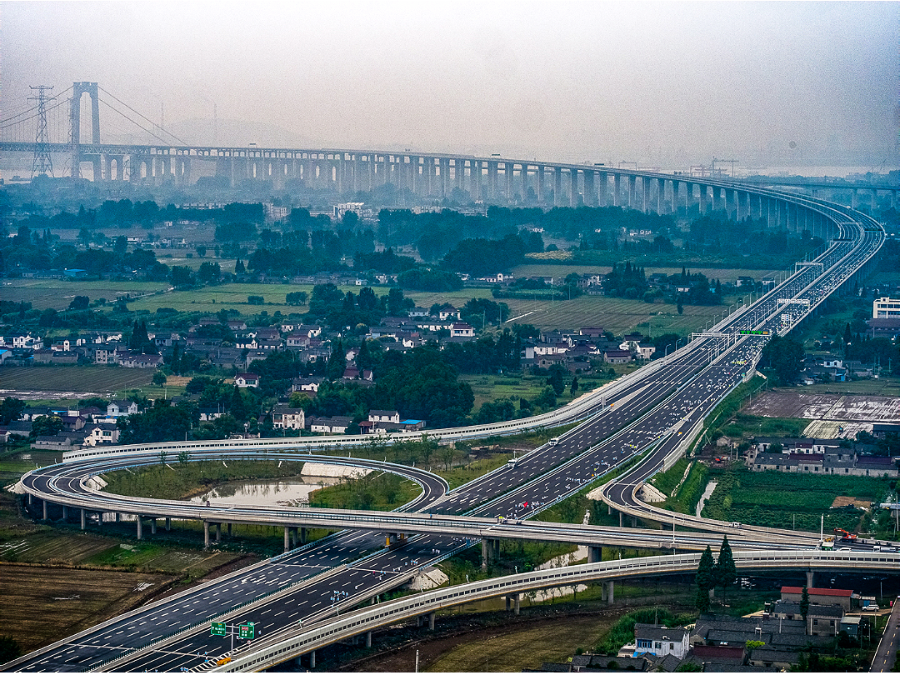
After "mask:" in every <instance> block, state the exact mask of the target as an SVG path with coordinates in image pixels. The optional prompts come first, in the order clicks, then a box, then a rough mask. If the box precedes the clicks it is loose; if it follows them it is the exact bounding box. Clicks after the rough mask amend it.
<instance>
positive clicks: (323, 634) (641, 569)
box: [217, 551, 900, 671]
mask: <svg viewBox="0 0 900 673" xmlns="http://www.w3.org/2000/svg"><path fill="white" fill-rule="evenodd" d="M700 556H701V555H700V554H677V555H674V556H654V557H643V558H638V559H625V560H621V561H603V562H600V563H589V564H583V565H576V566H569V567H566V568H551V569H548V570H540V571H535V572H529V573H521V574H517V575H509V576H505V577H500V578H495V579H490V580H482V581H480V582H472V583H470V584H464V585H459V586H454V587H450V588H447V589H438V590H435V591H430V592H427V593H424V594H418V595H416V596H410V597H406V598H401V599H397V600H394V601H389V602H387V603H381V604H379V605H377V606H373V607H370V608H365V609H362V610H357V611H355V612H353V613H352V614H350V615H345V616H343V617H336V618H334V619H331V620H329V621H328V622H326V623H324V624H319V625H318V626H316V627H315V628H313V629H310V630H309V631H305V632H301V633H298V634H296V635H294V636H291V637H285V634H280V635H279V637H278V638H277V641H276V642H274V643H267V642H263V641H260V642H258V643H257V644H256V646H254V647H252V649H248V651H246V652H244V653H241V654H239V655H237V653H234V654H236V655H237V657H235V656H232V661H231V662H228V663H226V664H224V665H222V666H220V667H218V669H217V670H222V671H243V670H262V669H265V668H268V667H270V666H273V665H274V664H276V663H279V662H281V661H285V660H287V659H290V658H292V657H296V656H297V655H299V654H303V653H305V652H309V651H311V650H315V649H317V648H319V647H322V646H324V645H328V644H330V643H334V642H337V641H339V640H343V639H345V638H349V637H351V636H354V635H358V634H360V633H364V632H366V631H370V630H372V629H374V628H376V627H379V626H383V625H385V624H389V623H393V622H398V621H402V620H405V619H408V618H410V617H415V616H416V615H421V614H423V613H431V612H435V611H437V610H440V609H444V608H448V607H452V606H454V605H458V604H460V603H468V602H472V601H477V600H483V599H485V598H493V597H497V596H503V595H509V594H518V593H523V592H528V591H532V590H537V589H543V588H549V587H553V586H561V585H567V584H582V583H585V582H595V581H603V580H614V579H619V578H623V577H640V576H645V575H655V574H664V573H682V572H695V571H696V568H697V564H698V563H699V561H700ZM734 561H735V565H736V566H737V567H738V568H759V569H766V568H772V569H783V568H801V569H807V570H812V569H822V570H824V569H829V570H849V571H868V570H874V569H878V570H882V571H890V572H900V558H898V556H897V555H891V554H881V553H865V552H861V553H853V552H791V551H787V552H762V553H759V552H735V553H734Z"/></svg>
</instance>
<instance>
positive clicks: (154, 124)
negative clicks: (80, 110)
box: [97, 86, 190, 146]
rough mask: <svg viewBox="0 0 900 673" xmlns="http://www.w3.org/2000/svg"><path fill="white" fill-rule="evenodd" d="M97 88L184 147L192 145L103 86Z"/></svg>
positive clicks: (139, 126) (155, 136)
mask: <svg viewBox="0 0 900 673" xmlns="http://www.w3.org/2000/svg"><path fill="white" fill-rule="evenodd" d="M97 88H98V89H100V91H102V92H103V93H105V94H106V95H107V96H109V97H110V98H112V99H113V100H114V101H116V102H117V103H119V104H121V105H124V106H125V107H127V108H128V109H129V110H131V111H132V112H134V114H136V115H138V116H139V117H140V118H141V119H143V120H145V121H146V122H148V123H150V124H152V125H153V126H154V127H155V128H158V129H159V130H160V131H162V132H163V133H166V134H168V135H170V136H172V137H173V138H175V140H177V141H178V142H179V143H181V144H182V145H185V146H187V145H189V144H190V143H187V142H185V141H184V140H182V139H181V138H179V137H178V136H176V135H175V134H174V133H172V132H171V131H166V130H165V129H164V128H163V127H162V126H160V125H159V124H157V123H156V122H154V121H153V120H152V119H147V117H145V116H144V115H142V114H141V113H140V112H138V111H137V110H135V109H134V108H133V107H131V106H130V105H129V104H128V103H126V102H124V101H122V100H119V99H118V98H116V97H115V96H114V95H113V94H111V93H110V92H109V91H107V90H106V89H104V88H103V87H102V86H98V87H97ZM107 105H109V103H107ZM109 107H111V108H112V106H111V105H110V106H109ZM112 109H115V108H112ZM116 112H119V111H118V110H116ZM119 114H121V115H122V116H123V117H125V118H126V119H128V120H129V121H131V122H132V123H133V124H135V125H136V126H138V128H141V129H143V130H144V131H147V133H150V134H151V135H153V137H154V138H157V139H159V140H161V141H162V142H167V141H166V140H163V139H162V138H160V137H159V136H157V135H155V134H153V133H152V132H151V131H148V130H147V129H145V128H144V127H143V126H141V125H140V124H138V123H137V122H135V121H133V120H131V119H129V118H128V117H126V116H125V115H124V114H123V113H121V112H119Z"/></svg>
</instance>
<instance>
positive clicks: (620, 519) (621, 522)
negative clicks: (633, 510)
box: [619, 512, 625, 528]
mask: <svg viewBox="0 0 900 673" xmlns="http://www.w3.org/2000/svg"><path fill="white" fill-rule="evenodd" d="M624 519H625V514H624V512H619V528H624V527H625V521H624Z"/></svg>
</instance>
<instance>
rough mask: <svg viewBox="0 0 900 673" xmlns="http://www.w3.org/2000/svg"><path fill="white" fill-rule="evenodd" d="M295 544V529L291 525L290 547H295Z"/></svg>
mask: <svg viewBox="0 0 900 673" xmlns="http://www.w3.org/2000/svg"><path fill="white" fill-rule="evenodd" d="M296 546H297V529H296V528H294V527H292V528H291V547H296Z"/></svg>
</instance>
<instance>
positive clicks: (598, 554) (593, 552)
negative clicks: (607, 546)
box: [588, 546, 603, 563]
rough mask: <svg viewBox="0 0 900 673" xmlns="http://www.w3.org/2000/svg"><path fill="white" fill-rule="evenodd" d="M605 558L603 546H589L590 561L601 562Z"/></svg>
mask: <svg viewBox="0 0 900 673" xmlns="http://www.w3.org/2000/svg"><path fill="white" fill-rule="evenodd" d="M602 560H603V547H600V546H596V547H594V546H591V547H588V563H599V562H600V561H602Z"/></svg>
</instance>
